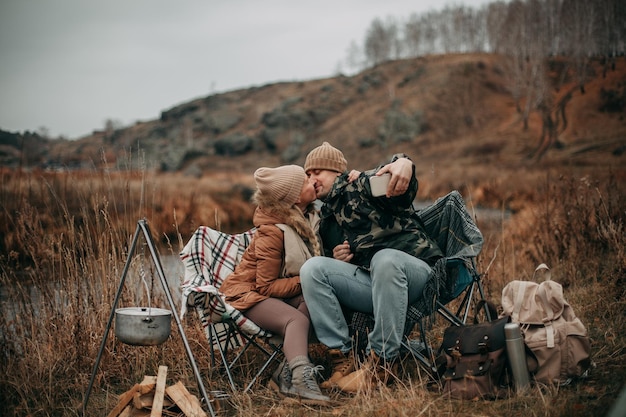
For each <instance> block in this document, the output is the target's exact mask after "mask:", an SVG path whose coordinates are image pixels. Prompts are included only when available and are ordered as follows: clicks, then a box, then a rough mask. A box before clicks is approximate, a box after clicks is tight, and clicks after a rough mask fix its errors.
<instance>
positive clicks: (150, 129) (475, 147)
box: [50, 54, 626, 204]
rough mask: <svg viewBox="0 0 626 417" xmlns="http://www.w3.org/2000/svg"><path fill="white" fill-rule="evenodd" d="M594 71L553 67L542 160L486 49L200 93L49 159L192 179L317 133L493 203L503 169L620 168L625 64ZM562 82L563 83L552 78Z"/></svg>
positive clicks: (276, 157) (289, 155) (434, 189)
mask: <svg viewBox="0 0 626 417" xmlns="http://www.w3.org/2000/svg"><path fill="white" fill-rule="evenodd" d="M556 63H557V61H555V63H554V67H557V68H562V67H563V65H565V64H566V63H563V62H561V63H559V64H560V65H556ZM602 70H603V67H602V64H601V63H600V62H597V61H592V64H591V68H590V69H589V76H588V81H587V83H586V84H585V93H584V94H582V93H581V92H580V90H579V89H578V88H576V87H577V84H576V82H575V79H574V78H575V77H573V75H572V74H570V73H567V74H566V76H565V77H563V76H562V73H559V74H558V76H557V75H555V74H552V75H553V79H554V85H553V91H552V95H553V97H554V100H553V101H554V103H558V102H559V99H560V98H562V97H563V96H564V95H565V94H568V93H570V94H571V98H570V99H569V100H568V101H567V102H566V106H565V113H564V114H565V116H566V120H567V126H564V123H563V122H561V123H560V125H559V126H558V129H559V130H558V137H557V142H556V145H557V146H553V147H551V148H550V149H549V150H548V151H547V153H546V154H545V155H544V156H543V158H541V159H537V158H534V159H532V158H529V157H528V156H529V155H530V154H531V151H532V150H533V149H534V148H535V147H536V146H537V145H538V143H539V138H540V136H541V131H542V120H541V115H540V114H539V112H538V111H537V109H536V108H533V111H532V112H531V114H530V118H529V128H528V130H526V131H525V130H524V129H523V123H522V119H521V114H520V113H519V112H518V111H516V105H515V101H514V99H513V97H512V95H511V94H510V92H509V90H510V86H511V85H512V79H511V77H510V76H509V75H508V73H507V64H506V61H505V60H504V58H502V57H500V56H495V55H489V54H453V55H445V56H428V57H423V58H418V59H409V60H400V61H392V62H388V63H385V64H382V65H380V66H377V67H375V68H372V69H368V70H366V71H364V72H362V73H360V74H357V75H355V76H352V77H346V76H339V77H335V78H329V79H320V80H312V81H307V82H289V83H276V84H270V85H265V86H262V87H256V88H250V89H245V90H237V91H232V92H229V93H224V94H219V95H213V96H209V97H205V98H200V99H197V100H193V101H190V102H188V103H185V104H181V105H179V106H176V107H173V108H171V109H169V110H167V111H164V112H163V113H162V115H161V118H160V120H154V121H148V122H142V123H138V124H136V125H134V126H131V127H128V128H125V129H120V130H116V131H110V132H95V133H94V134H93V135H91V136H88V137H85V138H82V139H80V140H77V141H72V142H60V143H58V144H56V145H55V146H53V148H52V149H51V151H50V156H51V158H52V160H53V161H58V162H60V163H62V164H67V163H68V162H69V161H73V162H76V161H77V160H83V161H89V165H90V166H93V165H92V164H94V163H95V164H96V165H98V166H101V165H103V164H105V163H106V164H108V165H117V166H118V167H121V168H128V167H130V166H134V167H140V166H141V167H148V168H151V167H154V168H156V169H157V170H164V171H180V172H183V173H186V174H188V175H189V174H193V175H196V176H198V175H210V174H211V173H214V172H216V171H222V170H225V171H238V172H240V173H242V174H246V173H252V172H253V170H254V169H256V168H257V167H258V166H261V165H279V164H283V163H303V162H304V158H305V156H306V153H307V152H308V151H309V150H310V149H312V148H313V147H315V146H317V145H319V144H320V143H321V142H322V141H324V140H326V141H329V142H331V143H332V144H334V145H335V146H338V147H340V148H341V149H342V150H343V151H344V153H345V154H346V155H347V157H348V161H349V168H354V169H359V170H363V169H367V168H370V167H372V166H374V165H377V164H380V163H384V162H385V161H386V160H388V158H389V156H390V155H392V154H393V153H395V152H405V153H407V154H409V155H410V156H411V157H412V158H413V159H414V160H415V162H416V165H417V167H418V174H419V176H420V179H421V181H422V184H421V192H420V195H421V196H422V197H424V198H428V197H431V196H436V195H440V194H441V193H442V192H445V191H447V190H449V189H450V188H465V187H467V188H469V189H470V190H475V191H476V197H477V198H479V199H483V203H485V204H490V203H491V204H499V203H500V201H502V200H501V199H500V198H495V196H494V198H493V199H490V198H489V197H488V196H489V190H488V189H489V183H490V182H493V181H496V182H500V181H506V179H507V177H509V176H515V177H517V176H519V175H520V173H522V172H531V171H532V172H535V174H537V173H538V172H540V171H542V170H544V169H545V168H559V167H560V168H567V169H574V170H579V171H580V172H586V171H588V170H594V169H598V168H601V169H603V168H605V167H615V168H616V167H622V166H624V165H625V164H624V162H625V161H626V152H625V151H626V119H625V113H626V110H625V109H626V107H625V104H624V102H625V101H626V61H625V60H624V59H623V58H622V59H619V60H618V61H617V63H616V67H615V69H614V70H609V71H608V72H607V73H606V77H603V71H602ZM572 71H573V70H571V71H570V72H572ZM560 80H565V82H564V83H562V84H560V85H557V84H556V83H557V82H559V83H560V82H561V81H560ZM602 92H605V96H604V97H603V96H602ZM606 92H609V93H610V95H607V94H606ZM607 97H609V98H607ZM611 100H612V101H611ZM609 101H610V102H611V103H613V104H615V103H617V111H615V109H613V110H614V111H612V112H609V111H601V110H600V109H601V108H603V106H606V104H607V102H609ZM523 104H524V103H523V101H522V102H521V105H522V107H523ZM620 106H621V107H620ZM555 109H556V104H555ZM553 113H554V114H556V110H554V112H553ZM537 170H539V171H537ZM517 193H522V194H523V193H524V191H523V190H517ZM498 197H502V196H498ZM504 200H507V198H504Z"/></svg>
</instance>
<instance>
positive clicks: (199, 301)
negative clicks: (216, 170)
mask: <svg viewBox="0 0 626 417" xmlns="http://www.w3.org/2000/svg"><path fill="white" fill-rule="evenodd" d="M255 231H256V229H254V228H253V229H250V230H248V231H246V232H244V233H240V234H234V235H230V234H226V233H223V232H219V231H217V230H214V229H211V228H210V227H205V226H201V227H199V228H198V229H197V230H196V231H195V232H194V234H193V236H192V237H191V239H190V240H189V241H188V242H187V244H186V245H185V247H184V248H183V250H182V251H181V253H180V259H181V260H182V262H183V264H184V266H185V275H184V279H183V284H182V307H181V317H182V316H183V315H184V314H185V312H186V310H187V308H188V307H194V308H195V310H196V313H197V314H198V317H199V318H200V322H201V324H202V327H203V329H204V332H205V335H206V338H207V340H208V342H209V345H210V351H211V365H212V366H213V367H215V365H216V363H215V350H217V351H218V352H219V354H220V360H221V367H222V368H223V370H224V371H225V372H226V375H227V377H228V380H229V383H230V385H231V387H232V389H233V390H234V391H236V390H237V384H236V383H235V379H234V377H233V370H234V367H235V366H236V365H238V364H239V362H240V359H241V358H242V356H243V355H244V354H245V353H246V351H247V350H248V348H250V347H255V348H258V350H259V352H261V353H262V354H263V356H264V358H265V361H264V362H263V363H262V365H261V367H260V368H259V369H258V370H257V371H256V372H255V373H254V374H253V377H252V379H251V380H250V381H249V382H248V384H247V385H246V387H245V389H244V392H247V391H248V390H249V389H250V388H251V387H252V386H253V385H254V383H255V381H256V380H257V379H258V377H259V376H260V375H261V374H262V373H263V372H264V371H265V370H266V369H267V367H268V366H269V365H270V364H271V363H272V361H274V360H276V361H277V362H279V361H278V358H279V357H280V356H281V355H282V350H281V348H282V340H279V338H278V337H276V336H274V335H272V334H271V333H270V332H268V331H266V330H264V329H262V328H261V327H259V326H258V325H257V324H255V323H254V322H253V321H252V320H249V319H248V318H247V317H246V316H244V315H243V313H241V311H239V310H237V309H235V308H234V307H232V306H231V305H230V304H228V303H226V302H225V300H224V297H223V296H222V294H220V292H219V288H220V286H221V284H222V282H224V279H226V277H227V276H228V275H229V274H230V273H231V272H232V271H233V270H234V269H235V266H236V265H237V264H238V263H239V262H240V261H241V257H242V256H243V253H244V251H245V249H246V247H247V246H248V245H249V243H250V240H251V239H252V236H253V234H254V232H255ZM229 354H230V356H234V357H233V358H232V359H229Z"/></svg>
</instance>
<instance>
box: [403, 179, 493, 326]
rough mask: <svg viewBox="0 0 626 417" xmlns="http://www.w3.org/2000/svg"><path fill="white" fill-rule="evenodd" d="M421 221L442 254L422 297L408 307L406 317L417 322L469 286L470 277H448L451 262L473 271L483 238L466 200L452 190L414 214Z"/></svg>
mask: <svg viewBox="0 0 626 417" xmlns="http://www.w3.org/2000/svg"><path fill="white" fill-rule="evenodd" d="M417 214H418V216H419V218H420V219H421V220H422V223H423V224H424V227H425V229H426V233H427V234H428V235H429V236H431V237H432V238H433V239H434V240H435V242H437V245H439V248H440V249H441V251H442V252H443V253H444V258H442V259H440V260H439V261H438V262H437V263H436V264H435V266H434V267H433V271H432V273H431V276H430V279H429V280H428V283H427V284H426V288H425V289H424V297H423V298H422V299H421V300H419V301H418V302H417V303H415V304H413V305H411V306H409V311H408V314H407V316H408V317H409V318H410V319H412V320H414V321H416V322H417V321H418V320H419V319H421V318H423V317H426V316H429V315H430V314H432V313H433V311H434V308H435V301H436V300H437V299H439V300H440V301H441V302H443V303H444V304H445V303H447V302H449V301H451V300H452V299H454V298H455V297H456V296H458V294H459V293H460V292H461V291H462V290H463V289H465V288H466V287H467V286H468V285H469V284H471V282H472V280H471V276H468V277H467V278H470V279H468V280H467V281H459V280H458V278H459V277H458V276H450V275H451V274H450V272H451V271H450V270H449V265H450V262H449V261H450V260H453V259H455V260H459V261H461V262H463V263H465V265H466V267H467V269H468V270H470V271H473V270H474V264H473V262H474V260H475V258H476V257H477V256H478V254H479V253H480V251H481V250H482V247H483V235H482V233H481V232H480V230H479V229H478V227H477V226H476V223H474V220H473V219H472V217H471V216H470V214H469V212H468V211H467V208H466V207H465V201H463V197H462V196H461V194H460V193H459V192H458V191H456V190H455V191H451V192H450V193H448V194H446V195H445V196H443V197H440V198H438V199H437V201H435V202H434V203H433V204H431V205H429V206H427V207H424V208H423V209H421V210H418V212H417Z"/></svg>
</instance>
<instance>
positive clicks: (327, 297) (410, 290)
mask: <svg viewBox="0 0 626 417" xmlns="http://www.w3.org/2000/svg"><path fill="white" fill-rule="evenodd" d="M430 273H431V268H430V266H429V265H428V264H427V263H426V262H424V261H422V260H421V259H418V258H416V257H414V256H411V255H409V254H406V253H404V252H401V251H398V250H395V249H383V250H381V251H379V252H377V253H376V254H375V255H374V257H373V258H372V262H371V266H370V271H367V270H364V269H362V268H359V267H357V266H356V265H352V264H349V263H347V262H343V261H338V260H336V259H333V258H327V257H321V256H317V257H313V258H311V259H309V260H308V261H306V262H305V263H304V265H302V268H301V269H300V282H301V285H302V294H303V295H304V299H305V301H306V304H307V306H308V308H309V314H310V316H311V323H312V324H313V328H314V329H315V334H316V336H317V338H318V340H319V341H320V342H322V343H323V344H325V345H326V346H328V347H329V348H331V349H340V350H341V351H342V352H344V353H345V352H348V351H349V350H350V349H351V348H352V340H351V338H350V334H349V329H348V324H347V322H346V319H345V317H344V315H343V312H342V309H341V307H342V306H344V307H347V308H349V309H351V310H354V311H360V312H363V313H368V314H372V315H373V316H374V322H375V324H374V329H372V331H371V332H370V334H369V350H373V351H374V353H376V354H377V355H378V356H379V357H382V358H384V359H393V358H394V357H396V356H397V355H398V353H399V350H400V345H401V343H402V338H403V336H404V335H403V333H404V324H405V322H406V313H407V308H408V306H409V305H410V304H412V303H414V302H415V301H417V300H418V299H419V298H420V297H422V293H423V290H424V286H425V285H426V282H427V281H428V278H429V276H430Z"/></svg>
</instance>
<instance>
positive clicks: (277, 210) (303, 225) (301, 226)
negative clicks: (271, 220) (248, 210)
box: [252, 190, 320, 256]
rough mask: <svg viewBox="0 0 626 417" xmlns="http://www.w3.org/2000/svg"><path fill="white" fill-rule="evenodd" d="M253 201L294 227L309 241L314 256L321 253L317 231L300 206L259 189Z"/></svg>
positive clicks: (268, 212) (299, 234) (266, 211)
mask: <svg viewBox="0 0 626 417" xmlns="http://www.w3.org/2000/svg"><path fill="white" fill-rule="evenodd" d="M252 201H253V202H254V203H255V204H256V205H257V206H259V207H260V208H261V209H263V211H264V212H265V213H267V214H269V215H272V216H274V217H278V218H281V219H284V223H285V224H286V225H287V226H290V227H292V228H293V229H294V230H295V231H296V233H298V236H300V237H301V238H302V239H303V240H304V241H305V242H308V245H309V247H310V249H311V252H312V254H313V256H319V255H320V244H319V242H318V240H317V236H316V234H315V231H314V230H313V228H311V224H310V223H309V221H308V220H307V219H306V218H305V216H304V214H303V213H302V210H300V208H298V207H297V206H296V205H292V206H289V205H287V204H285V203H284V202H283V201H277V200H275V199H273V198H271V197H268V196H266V195H264V194H262V193H261V192H259V191H258V190H257V191H256V192H255V193H254V196H253V197H252Z"/></svg>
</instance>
